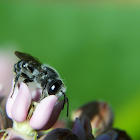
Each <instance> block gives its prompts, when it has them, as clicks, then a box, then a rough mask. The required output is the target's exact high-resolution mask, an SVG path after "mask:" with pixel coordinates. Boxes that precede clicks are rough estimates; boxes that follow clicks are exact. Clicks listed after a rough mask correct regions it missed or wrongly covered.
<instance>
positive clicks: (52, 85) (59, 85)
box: [11, 51, 69, 116]
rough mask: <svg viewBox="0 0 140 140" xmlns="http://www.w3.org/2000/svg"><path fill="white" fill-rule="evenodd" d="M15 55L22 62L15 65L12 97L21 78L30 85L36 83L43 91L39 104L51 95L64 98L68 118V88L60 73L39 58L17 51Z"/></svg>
mask: <svg viewBox="0 0 140 140" xmlns="http://www.w3.org/2000/svg"><path fill="white" fill-rule="evenodd" d="M15 55H16V56H17V57H18V58H19V59H20V61H18V62H17V63H15V65H14V69H13V72H14V74H15V77H14V87H13V93H12V95H11V97H12V96H13V94H14V90H15V87H16V85H17V83H18V80H19V78H20V77H21V78H22V79H23V82H24V83H26V84H28V83H30V82H34V83H35V84H36V85H37V87H38V88H41V89H42V94H41V97H40V100H39V102H40V101H41V100H42V99H44V98H45V97H46V96H49V95H55V96H57V97H58V98H59V99H60V98H61V97H64V102H63V108H64V104H65V100H67V116H68V108H69V102H68V98H67V96H66V94H65V92H66V87H65V86H64V84H63V82H62V80H61V79H60V76H59V74H58V72H57V71H56V70H55V69H54V68H52V67H50V66H48V65H46V64H42V63H41V62H40V61H39V60H38V59H37V58H35V57H33V56H31V55H30V54H26V53H22V52H18V51H15ZM63 108H62V109H63Z"/></svg>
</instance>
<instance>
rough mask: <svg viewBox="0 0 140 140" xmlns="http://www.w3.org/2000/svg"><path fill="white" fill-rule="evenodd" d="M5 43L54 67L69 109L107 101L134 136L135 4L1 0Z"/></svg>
mask: <svg viewBox="0 0 140 140" xmlns="http://www.w3.org/2000/svg"><path fill="white" fill-rule="evenodd" d="M7 44H8V46H10V45H11V46H16V48H17V50H19V51H23V52H26V53H29V54H32V55H33V56H36V57H37V58H39V59H40V61H41V62H43V63H48V64H50V65H51V66H53V67H54V68H56V69H57V71H58V72H59V73H60V75H61V78H62V79H64V82H65V83H66V86H67V88H68V90H67V93H66V94H67V96H68V98H69V102H70V112H72V110H74V109H76V108H77V107H79V106H81V105H82V104H84V103H86V102H88V101H91V100H99V99H100V100H103V101H107V102H108V103H109V104H110V105H111V107H112V108H113V110H114V113H115V122H114V127H117V128H120V129H124V130H126V131H127V132H128V134H129V135H130V136H131V137H132V138H133V139H135V140H137V139H140V135H139V125H140V121H139V118H140V113H139V112H140V111H139V110H140V103H139V102H140V6H139V4H137V3H132V4H131V2H130V3H129V4H128V3H127V2H124V3H123V4H122V3H120V2H119V3H116V2H114V3H111V4H110V2H108V3H106V4H105V2H104V3H102V2H98V3H95V2H91V1H89V2H84V1H82V2H80V1H77V2H57V3H55V4H53V3H50V2H44V1H42V2H37V1H34V2H33V1H30V2H27V1H24V2H22V1H20V2H19V1H15V2H4V1H3V2H2V1H1V2H0V46H1V48H2V47H5V45H7ZM13 55H14V54H13ZM62 115H64V116H65V115H66V111H62Z"/></svg>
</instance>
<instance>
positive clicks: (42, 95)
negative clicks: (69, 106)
mask: <svg viewBox="0 0 140 140" xmlns="http://www.w3.org/2000/svg"><path fill="white" fill-rule="evenodd" d="M46 86H47V84H44V87H43V89H42V94H41V97H40V99H39V101H38V102H40V101H41V100H42V99H44V97H45V91H44V90H45V88H46Z"/></svg>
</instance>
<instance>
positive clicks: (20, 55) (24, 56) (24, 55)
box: [15, 51, 42, 67]
mask: <svg viewBox="0 0 140 140" xmlns="http://www.w3.org/2000/svg"><path fill="white" fill-rule="evenodd" d="M15 55H16V56H17V57H18V58H19V59H21V60H24V61H32V63H33V64H34V65H36V66H38V67H41V65H42V63H41V62H40V61H39V60H38V59H37V58H35V57H33V56H31V55H30V54H27V53H22V52H18V51H15Z"/></svg>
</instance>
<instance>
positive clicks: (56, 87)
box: [48, 81, 62, 95]
mask: <svg viewBox="0 0 140 140" xmlns="http://www.w3.org/2000/svg"><path fill="white" fill-rule="evenodd" d="M61 84H62V83H61V82H58V81H55V82H54V83H53V84H51V86H50V88H49V90H48V94H49V95H55V94H56V93H57V92H58V90H59V89H60V88H61Z"/></svg>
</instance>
